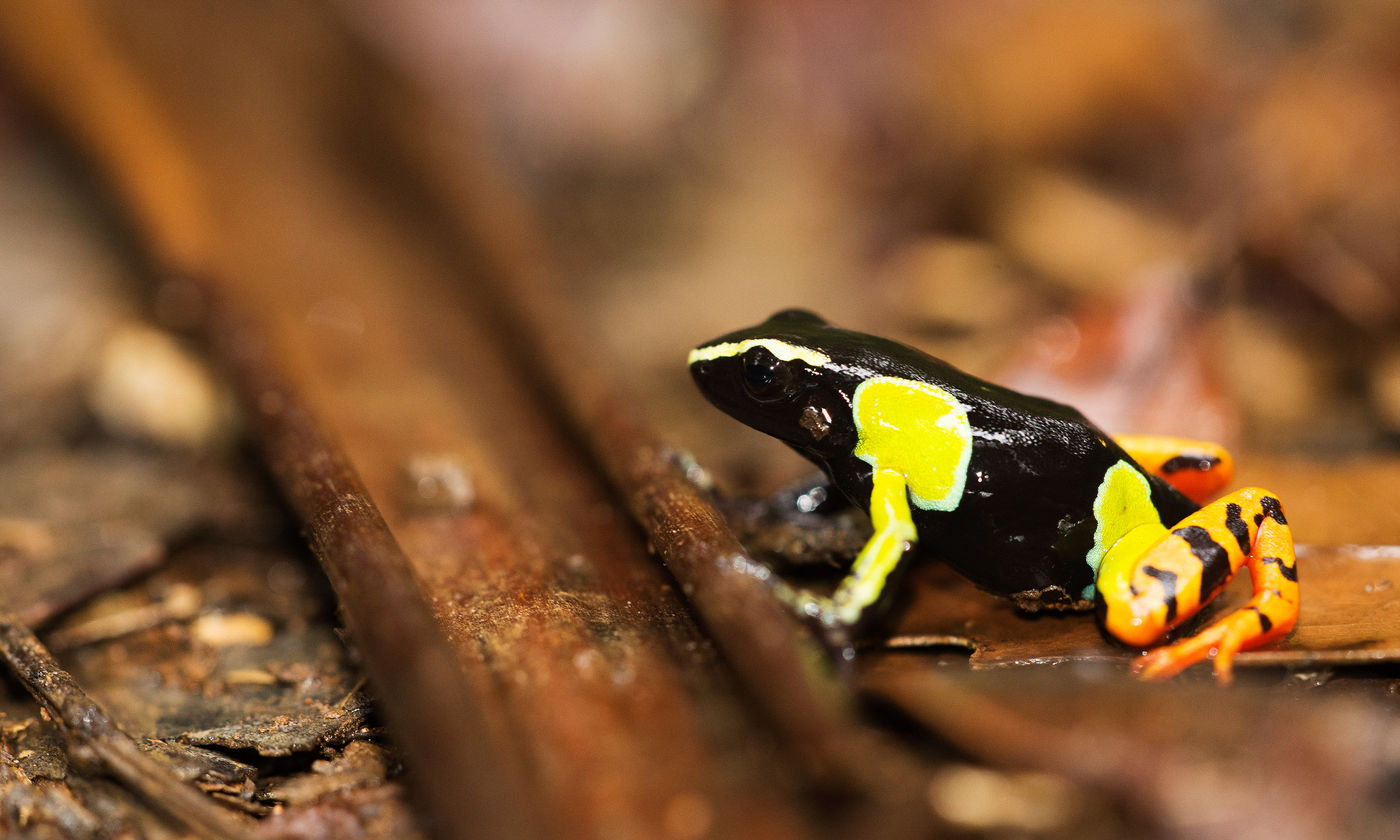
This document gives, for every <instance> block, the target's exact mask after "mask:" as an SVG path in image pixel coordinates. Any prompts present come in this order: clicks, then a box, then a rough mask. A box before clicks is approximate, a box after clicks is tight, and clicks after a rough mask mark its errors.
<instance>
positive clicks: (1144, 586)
mask: <svg viewBox="0 0 1400 840" xmlns="http://www.w3.org/2000/svg"><path fill="white" fill-rule="evenodd" d="M1242 566H1245V567H1248V569H1249V573H1250V577H1251V578H1252V579H1253V584H1254V595H1253V597H1252V598H1251V599H1250V600H1249V602H1248V603H1247V604H1245V605H1244V606H1243V607H1240V608H1239V609H1237V610H1235V611H1234V612H1231V613H1229V614H1227V615H1225V616H1224V617H1222V618H1220V619H1218V620H1217V621H1215V622H1214V623H1212V624H1210V625H1209V626H1207V627H1206V628H1205V629H1204V630H1202V631H1201V632H1199V633H1197V634H1196V635H1194V636H1192V637H1190V638H1187V639H1183V640H1182V641H1179V642H1176V643H1174V644H1171V645H1168V646H1166V647H1161V648H1157V649H1156V650H1153V651H1150V652H1148V653H1146V654H1144V655H1143V657H1142V658H1141V659H1140V660H1138V662H1137V664H1136V665H1135V666H1134V670H1135V671H1136V672H1137V673H1138V674H1139V675H1141V676H1142V677H1144V678H1146V679H1165V678H1166V677H1170V676H1172V675H1173V674H1177V673H1179V672H1181V671H1183V670H1185V669H1186V668H1188V667H1190V666H1191V665H1194V664H1195V663H1197V662H1201V661H1203V660H1205V659H1214V664H1215V674H1216V677H1217V678H1218V679H1219V680H1220V682H1222V683H1223V682H1229V681H1230V678H1231V666H1232V663H1233V661H1234V656H1235V654H1236V653H1238V652H1239V651H1241V650H1248V649H1250V648H1253V647H1258V646H1259V645H1263V644H1266V643H1268V642H1271V641H1274V640H1276V639H1280V638H1282V637H1283V636H1286V635H1287V634H1288V632H1289V631H1290V630H1292V629H1293V626H1294V624H1296V623H1297V620H1298V603H1299V599H1298V570H1297V565H1296V560H1295V557H1294V551H1293V537H1292V533H1291V531H1290V530H1289V528H1288V522H1287V520H1286V519H1285V518H1284V515H1283V509H1282V507H1281V506H1280V504H1279V501H1278V498H1277V497H1276V496H1274V495H1272V494H1270V493H1269V492H1268V491H1265V490H1262V489H1260V488H1257V487H1250V488H1246V489H1244V490H1240V491H1237V492H1235V493H1232V494H1230V495H1228V496H1226V497H1224V498H1223V499H1220V500H1219V501H1217V502H1215V503H1213V504H1210V505H1208V506H1206V507H1204V508H1202V509H1201V510H1199V511H1197V512H1196V513H1194V514H1192V515H1191V516H1189V517H1187V518H1186V519H1184V520H1182V521H1181V522H1180V523H1178V524H1177V526H1176V527H1175V528H1174V529H1172V530H1171V532H1170V533H1168V534H1167V535H1166V536H1164V537H1162V538H1161V539H1160V540H1159V541H1157V542H1156V543H1155V544H1153V545H1151V546H1149V547H1147V548H1146V550H1144V551H1143V552H1142V553H1141V556H1140V557H1138V558H1136V560H1135V561H1134V562H1133V563H1132V564H1131V566H1130V567H1128V568H1126V569H1125V571H1124V572H1123V573H1122V574H1112V573H1106V570H1107V569H1108V568H1109V561H1108V560H1105V566H1104V567H1103V568H1101V569H1100V573H1099V582H1098V597H1099V598H1100V599H1101V600H1102V604H1101V606H1100V609H1101V610H1102V616H1103V624H1104V629H1106V630H1107V631H1108V632H1109V633H1111V634H1113V635H1114V636H1116V637H1117V638H1119V639H1120V640H1122V641H1124V642H1126V643H1128V644H1131V645H1137V646H1142V647H1146V646H1148V645H1151V644H1153V643H1154V642H1156V641H1158V640H1159V639H1161V638H1162V637H1163V636H1164V635H1166V634H1167V633H1168V632H1169V631H1170V630H1172V629H1173V628H1175V627H1178V626H1180V625H1181V624H1182V623H1183V622H1185V621H1186V620H1187V619H1189V618H1190V617H1191V616H1192V615H1194V614H1195V613H1196V612H1198V611H1199V610H1200V609H1201V607H1202V606H1203V605H1204V604H1206V603H1208V602H1209V601H1210V599H1212V598H1214V597H1215V596H1216V595H1217V594H1219V592H1220V591H1221V590H1222V589H1224V588H1225V585H1226V584H1227V583H1228V582H1229V581H1230V578H1231V577H1232V576H1233V575H1234V574H1235V572H1237V571H1238V570H1239V569H1240V567H1242Z"/></svg>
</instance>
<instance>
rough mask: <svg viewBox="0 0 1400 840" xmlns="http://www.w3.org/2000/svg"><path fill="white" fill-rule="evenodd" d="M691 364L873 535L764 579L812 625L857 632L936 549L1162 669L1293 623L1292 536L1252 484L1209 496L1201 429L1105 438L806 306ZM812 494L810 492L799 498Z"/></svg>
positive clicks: (1145, 666) (699, 350)
mask: <svg viewBox="0 0 1400 840" xmlns="http://www.w3.org/2000/svg"><path fill="white" fill-rule="evenodd" d="M688 363H689V370H690V373H691V376H692V378H693V379H694V381H695V383H696V385H697V386H698V388H699V390H700V392H701V393H702V394H703V395H704V397H705V398H706V399H707V400H708V401H709V402H710V403H712V404H713V405H714V406H715V407H717V408H718V409H720V410H721V411H723V412H725V413H726V414H728V415H730V416H731V417H733V418H734V419H737V420H739V421H740V422H742V423H744V424H745V425H747V426H750V427H752V428H754V429H756V430H758V431H760V432H763V433H765V434H767V435H769V436H771V437H774V438H776V439H777V440H779V441H781V442H782V443H784V444H786V445H787V446H788V447H790V448H791V449H793V450H795V451H796V452H797V453H799V454H800V455H802V456H804V457H805V458H806V459H808V460H809V461H811V462H812V463H813V464H815V465H816V466H817V467H818V468H819V469H820V470H821V473H822V474H823V476H822V477H823V484H822V486H820V487H818V488H816V489H817V490H819V491H820V492H818V493H815V494H814V495H813V496H804V498H827V497H830V498H840V499H844V500H845V501H846V502H847V503H849V504H852V505H855V506H858V507H859V508H861V509H862V510H863V511H864V512H865V513H866V514H867V515H868V517H869V520H870V523H871V526H872V528H873V533H872V534H871V536H870V537H869V539H868V541H866V542H865V544H864V546H863V547H862V548H861V550H860V551H859V553H858V554H857V555H856V556H855V558H854V559H853V560H852V562H851V564H850V567H849V569H847V570H845V571H844V573H843V575H844V576H843V577H841V578H840V580H839V582H837V583H836V586H835V588H834V590H833V591H831V592H830V593H829V594H822V593H820V592H816V591H813V590H811V589H808V588H803V587H799V586H796V585H792V584H788V583H786V582H784V581H782V579H781V578H779V577H777V576H769V577H770V579H772V580H773V581H774V591H775V593H776V594H777V595H778V597H779V598H781V599H782V600H783V601H784V602H785V603H786V604H787V605H788V606H789V607H790V608H791V609H792V610H793V611H795V612H796V613H797V614H798V615H799V616H801V617H803V618H805V619H807V620H808V621H810V622H813V623H815V625H817V627H818V629H820V630H823V631H825V632H829V633H832V634H835V635H834V636H833V637H838V636H839V637H841V638H850V637H851V636H850V634H855V633H857V632H860V631H861V630H862V628H867V627H869V626H870V625H871V624H872V622H871V619H872V617H874V616H877V615H879V614H880V612H881V610H882V609H883V608H884V605H887V604H888V602H889V601H890V600H891V597H892V593H893V592H894V591H895V590H897V589H898V584H897V580H898V578H899V574H898V573H899V572H900V571H902V570H903V569H904V568H905V567H907V566H908V565H910V564H911V563H915V562H924V561H926V560H935V561H940V562H943V563H946V564H947V565H949V566H951V567H952V568H953V569H954V570H956V571H957V572H958V573H960V574H961V575H963V576H964V577H966V578H968V579H969V580H971V582H972V583H973V584H975V585H976V586H977V587H979V588H981V589H983V590H986V591H988V592H991V593H993V594H995V595H999V596H1003V597H1007V598H1010V599H1012V600H1013V601H1014V602H1015V603H1016V605H1017V606H1018V607H1020V608H1021V609H1022V610H1026V611H1031V612H1034V611H1037V610H1064V611H1085V612H1088V611H1092V612H1093V613H1094V614H1095V616H1096V618H1097V621H1098V623H1099V626H1100V628H1101V629H1102V631H1103V632H1104V634H1105V635H1106V636H1108V637H1109V638H1110V639H1113V640H1116V641H1117V642H1119V643H1121V644H1122V645H1125V646H1127V647H1130V648H1134V649H1138V650H1140V651H1141V653H1140V655H1138V656H1137V657H1136V658H1135V659H1134V662H1133V670H1134V671H1135V672H1136V673H1137V674H1138V675H1139V676H1140V677H1142V678H1144V679H1166V678H1169V677H1172V676H1174V675H1176V674H1178V673H1180V672H1182V671H1184V670H1186V669H1187V668H1189V667H1191V666H1192V665H1195V664H1197V663H1201V662H1204V661H1206V660H1211V664H1212V666H1213V671H1214V674H1215V677H1216V678H1217V680H1219V681H1220V682H1222V683H1228V682H1229V681H1230V680H1231V678H1232V675H1233V661H1234V657H1235V654H1237V653H1238V652H1240V651H1242V650H1248V649H1251V648H1255V647H1259V646H1261V645H1266V644H1269V643H1271V642H1275V641H1278V640H1280V639H1282V638H1284V637H1285V636H1287V635H1288V634H1289V633H1290V632H1291V631H1292V629H1293V628H1294V626H1295V625H1296V623H1297V619H1298V612H1299V603H1300V601H1299V588H1298V572H1297V558H1296V554H1295V550H1294V544H1293V536H1292V531H1291V529H1290V526H1289V523H1288V520H1287V518H1286V516H1285V514H1284V511H1283V506H1282V503H1281V501H1280V500H1279V497H1278V496H1277V495H1276V494H1274V493H1271V492H1269V491H1268V490H1265V489H1263V488H1260V487H1245V488H1242V489H1238V490H1234V491H1233V492H1229V493H1227V494H1225V495H1223V496H1220V497H1219V498H1215V496H1216V495H1217V494H1218V493H1220V492H1221V491H1222V490H1223V489H1224V488H1225V487H1227V486H1228V485H1229V484H1230V482H1231V481H1232V479H1233V475H1234V460H1233V458H1232V457H1231V456H1230V454H1229V452H1228V451H1227V450H1225V449H1224V448H1223V447H1221V446H1219V445H1217V444H1214V443H1211V442H1208V441H1199V440H1192V439H1188V438H1178V437H1171V436H1159V435H1118V436H1113V435H1110V434H1108V433H1107V432H1104V431H1103V430H1102V429H1100V428H1099V427H1098V426H1096V425H1095V424H1094V423H1092V422H1091V421H1090V420H1089V419H1088V418H1086V417H1085V416H1084V415H1083V414H1082V413H1081V412H1080V411H1078V410H1077V409H1075V408H1073V407H1071V406H1069V405H1065V404H1062V403H1059V402H1056V401H1053V400H1050V399H1046V398H1044V397H1038V396H1031V395H1027V394H1023V393H1020V392H1017V391H1015V390H1012V389H1010V388H1006V387H1003V386H1000V385H996V384H994V383H992V382H988V381H984V380H982V379H980V378H978V377H976V376H973V375H971V374H968V373H965V372H963V371H962V370H959V369H958V368H956V367H954V366H953V365H951V364H949V363H947V362H945V361H943V360H941V359H938V358H935V357H934V356H931V355H928V354H926V353H924V352H922V351H920V350H918V349H915V348H913V347H910V346H907V345H905V344H902V343H899V342H896V341H893V340H890V339H885V338H880V337H877V336H874V335H868V334H864V333H860V332H855V331H852V330H847V329H842V328H840V327H837V326H834V325H832V324H830V323H828V322H827V321H825V320H824V319H823V318H821V317H820V316H818V315H816V314H814V313H812V312H810V311H807V310H805V309H787V310H783V311H780V312H777V313H776V314H774V315H772V316H771V317H769V318H768V319H767V320H765V321H763V322H762V323H760V324H758V325H756V326H753V327H749V328H746V329H741V330H737V331H734V332H730V333H727V334H725V335H722V336H720V337H719V338H716V339H714V340H712V341H708V342H705V343H703V344H700V345H699V346H697V347H695V348H694V349H693V350H691V352H690V355H689V359H688ZM809 507H810V506H809ZM1241 568H1247V569H1248V571H1249V574H1250V577H1251V580H1252V584H1253V587H1252V588H1253V592H1252V597H1251V598H1250V599H1249V601H1248V602H1247V603H1246V604H1244V605H1243V606H1240V607H1239V608H1237V609H1234V610H1232V611H1230V612H1228V613H1227V614H1225V615H1223V616H1221V617H1219V618H1218V619H1216V620H1214V621H1213V622H1211V623H1209V624H1208V625H1207V626H1205V627H1204V628H1202V629H1200V630H1199V631H1197V632H1195V633H1194V634H1193V635H1189V636H1186V637H1185V638H1177V637H1176V636H1175V635H1174V631H1176V630H1177V629H1178V628H1180V627H1182V625H1183V624H1186V623H1187V622H1188V621H1189V620H1190V619H1192V618H1193V617H1194V616H1195V615H1196V614H1197V613H1198V612H1200V611H1201V609H1202V608H1203V607H1204V606H1206V605H1207V604H1208V603H1209V602H1210V601H1211V600H1212V599H1213V598H1215V597H1216V596H1217V595H1219V594H1220V592H1221V591H1222V590H1223V589H1224V588H1225V586H1226V585H1227V584H1228V583H1229V582H1230V580H1231V579H1232V578H1233V577H1234V576H1235V574H1236V573H1237V572H1238V571H1239V570H1240V569H1241Z"/></svg>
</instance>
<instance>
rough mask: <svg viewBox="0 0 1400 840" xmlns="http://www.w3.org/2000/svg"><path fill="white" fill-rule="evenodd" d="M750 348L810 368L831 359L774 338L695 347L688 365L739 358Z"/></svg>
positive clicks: (822, 365) (820, 352)
mask: <svg viewBox="0 0 1400 840" xmlns="http://www.w3.org/2000/svg"><path fill="white" fill-rule="evenodd" d="M751 347H762V348H764V349H766V350H767V351H768V352H769V353H772V354H773V355H774V356H777V357H778V358H779V359H781V360H783V361H785V362H790V361H792V360H794V359H798V360H800V361H803V362H806V363H807V364H809V365H811V366H812V367H825V366H827V365H829V364H831V357H830V356H828V355H827V354H825V353H823V352H822V351H820V350H816V349H814V348H811V347H803V346H802V345H800V344H789V343H787V342H786V341H779V340H778V339H776V338H746V339H744V340H743V341H724V342H721V343H719V344H710V345H707V346H705V347H697V348H695V349H694V350H691V351H690V359H689V364H692V365H693V364H695V363H696V362H708V361H710V360H711V359H724V358H728V357H730V356H739V355H742V354H743V353H745V352H746V351H748V350H749V348H751Z"/></svg>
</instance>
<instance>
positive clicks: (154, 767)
mask: <svg viewBox="0 0 1400 840" xmlns="http://www.w3.org/2000/svg"><path fill="white" fill-rule="evenodd" d="M0 656H2V657H3V658H4V659H5V661H6V662H7V663H8V664H9V666H10V669H11V670H12V671H13V672H14V674H15V676H16V677H17V678H18V679H19V680H20V682H22V683H23V684H24V687H25V688H26V689H28V690H29V693H30V694H33V695H34V697H35V699H37V700H38V701H39V703H40V704H41V705H42V706H43V707H44V708H45V709H46V710H47V711H48V713H49V715H50V716H52V717H53V719H54V720H56V721H58V722H59V724H60V726H61V727H62V730H63V732H64V734H65V736H66V737H67V738H68V752H69V754H70V755H71V756H73V758H74V759H75V760H79V761H82V762H85V763H88V764H94V765H96V766H98V767H100V768H101V769H102V770H103V771H105V772H107V773H109V774H111V775H112V776H113V777H115V778H116V779H117V780H119V781H120V782H121V783H122V784H124V785H126V786H127V787H128V788H130V789H131V790H133V791H135V792H136V793H137V794H138V795H140V796H141V797H142V798H143V799H145V800H146V801H147V802H148V803H150V804H151V805H152V806H154V807H155V808H157V809H159V810H160V811H162V812H164V813H165V814H167V815H169V816H170V817H171V818H173V819H174V820H176V821H178V822H179V823H180V824H181V825H183V826H184V827H186V828H187V829H189V830H191V831H193V832H195V833H196V834H197V835H199V836H201V837H216V838H224V840H242V838H248V837H251V836H253V832H252V824H251V822H249V821H247V820H245V819H243V818H241V817H239V816H237V815H236V814H234V813H232V812H230V811H227V810H225V809H224V808H223V807H221V806H219V805H216V804H215V803H214V802H213V801H212V800H210V799H209V798H208V797H206V796H205V795H204V794H203V793H201V792H200V791H199V790H197V789H195V788H194V787H192V786H190V785H188V784H186V783H184V782H182V781H180V779H179V778H178V777H176V776H175V774H173V773H171V772H170V771H169V770H167V769H166V768H165V767H163V766H162V765H161V764H160V763H159V762H157V761H156V760H154V759H152V758H150V757H149V756H147V755H146V754H145V753H143V752H142V751H141V749H140V748H139V747H138V746H137V745H136V742H135V741H134V740H132V738H131V736H129V735H127V734H126V733H125V732H122V731H121V729H119V728H118V727H117V725H116V724H115V723H114V722H113V721H112V719H111V718H110V717H109V716H108V715H107V713H106V712H105V711H103V709H102V707H101V706H99V705H97V703H96V702H95V701H94V700H93V699H92V698H91V697H89V696H88V694H87V692H85V691H83V689H82V687H81V686H80V685H78V682H77V680H75V679H73V676H72V675H71V674H69V673H68V672H67V671H65V670H63V669H62V668H60V667H59V665H58V663H57V662H55V661H54V658H53V657H52V656H51V655H50V654H49V652H48V651H47V650H45V649H44V646H43V645H42V644H41V643H40V642H39V640H38V639H37V638H36V637H35V636H34V634H33V633H32V632H30V630H29V628H27V627H25V626H24V625H23V624H21V623H20V622H18V621H17V620H15V618H14V616H12V615H11V614H9V613H0Z"/></svg>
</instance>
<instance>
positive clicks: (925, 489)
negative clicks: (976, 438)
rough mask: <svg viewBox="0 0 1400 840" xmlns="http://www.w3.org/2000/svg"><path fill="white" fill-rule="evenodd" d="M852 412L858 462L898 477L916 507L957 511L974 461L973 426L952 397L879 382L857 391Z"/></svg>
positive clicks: (907, 382) (909, 383)
mask: <svg viewBox="0 0 1400 840" xmlns="http://www.w3.org/2000/svg"><path fill="white" fill-rule="evenodd" d="M851 411H852V413H853V414H854V415H855V422H856V430H857V431H858V432H859V435H860V438H859V441H858V442H857V443H856V448H855V455H856V457H857V458H860V459H861V460H862V461H865V462H866V463H867V464H870V465H871V466H872V467H874V468H875V469H876V470H894V471H895V472H898V473H900V474H902V475H903V476H904V477H905V481H906V482H907V483H908V485H909V496H910V498H911V499H912V500H913V502H914V505H915V506H916V507H919V508H922V509H923V510H953V509H955V508H957V506H958V503H959V502H961V501H962V494H963V486H964V485H965V484H966V483H967V465H968V463H969V462H970V461H971V460H972V426H971V424H970V423H969V422H968V419H967V408H966V407H965V406H963V404H962V403H960V402H958V400H957V398H956V397H954V396H953V395H952V394H950V393H948V392H947V391H945V390H943V389H942V388H939V387H938V386H936V385H930V384H928V383H926V382H915V381H914V380H911V379H900V378H898V377H894V376H877V377H873V378H871V379H867V380H865V381H864V382H862V383H860V386H859V387H857V388H856V390H855V394H854V395H853V396H852V399H851Z"/></svg>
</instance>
